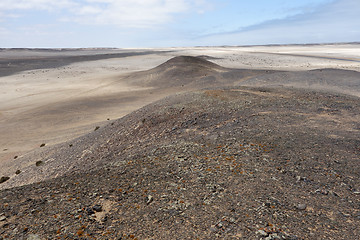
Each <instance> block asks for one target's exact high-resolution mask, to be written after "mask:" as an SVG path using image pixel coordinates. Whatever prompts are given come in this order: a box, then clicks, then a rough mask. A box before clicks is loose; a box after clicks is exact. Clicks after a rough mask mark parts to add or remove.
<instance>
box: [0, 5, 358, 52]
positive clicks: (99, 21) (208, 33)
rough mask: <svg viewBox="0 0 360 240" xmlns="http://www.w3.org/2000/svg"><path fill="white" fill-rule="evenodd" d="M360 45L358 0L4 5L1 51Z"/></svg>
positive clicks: (0, 22)
mask: <svg viewBox="0 0 360 240" xmlns="http://www.w3.org/2000/svg"><path fill="white" fill-rule="evenodd" d="M353 41H360V0H250V1H249V0H237V1H236V0H56V1H54V0H1V1H0V47H44V48H48V47H124V48H128V47H171V46H219V45H253V44H286V43H288V44H291V43H324V42H353Z"/></svg>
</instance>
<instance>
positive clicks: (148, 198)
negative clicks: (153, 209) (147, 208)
mask: <svg viewBox="0 0 360 240" xmlns="http://www.w3.org/2000/svg"><path fill="white" fill-rule="evenodd" d="M153 201H154V197H153V196H151V195H149V196H147V201H146V204H147V205H149V204H150V203H152V202H153Z"/></svg>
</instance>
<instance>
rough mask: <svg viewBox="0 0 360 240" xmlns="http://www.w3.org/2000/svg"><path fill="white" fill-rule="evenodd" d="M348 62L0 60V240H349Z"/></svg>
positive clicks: (4, 55)
mask: <svg viewBox="0 0 360 240" xmlns="http://www.w3.org/2000/svg"><path fill="white" fill-rule="evenodd" d="M359 49H360V48H359V45H358V44H342V45H341V44H333V45H294V46H253V47H217V48H215V47H212V48H210V47H208V48H206V47H198V48H167V49H156V50H152V49H136V50H135V49H134V50H131V49H128V50H125V49H78V50H74V49H66V50H65V49H63V50H42V49H33V50H29V49H17V50H14V49H13V50H10V49H3V50H1V52H0V53H1V55H0V69H1V74H0V75H1V77H0V93H1V94H0V147H1V149H0V150H1V153H0V164H1V169H0V177H2V183H1V184H0V188H1V189H5V190H2V191H1V192H0V195H1V197H0V198H1V199H2V200H1V202H0V219H1V220H0V236H1V237H2V238H4V239H22V238H24V239H31V237H33V238H34V239H54V238H59V239H119V238H120V237H122V238H123V239H135V238H137V239H169V236H178V239H197V238H198V239H216V238H224V239H355V238H356V237H358V236H360V233H359V230H358V228H357V226H358V225H359V223H360V215H359V214H360V209H359V204H360V202H359V189H360V179H359V170H360V169H359V156H360V142H359V139H360V114H359V112H360V105H359V104H360V101H359V97H360V94H359V92H360V67H359V66H360V65H359V61H360V50H359ZM148 104H150V105H148ZM28 184H30V185H28ZM14 187H15V188H14ZM1 237H0V239H1ZM354 237H355V238H354ZM120 239H121V238H120Z"/></svg>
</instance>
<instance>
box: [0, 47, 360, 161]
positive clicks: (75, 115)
mask: <svg viewBox="0 0 360 240" xmlns="http://www.w3.org/2000/svg"><path fill="white" fill-rule="evenodd" d="M180 55H191V56H208V57H211V58H209V60H210V61H212V62H214V63H216V64H218V65H220V66H223V67H228V68H245V69H268V70H286V71H303V70H311V69H321V68H336V69H345V70H354V71H359V72H360V64H359V62H360V45H359V44H336V45H335V44H334V45H293V46H254V47H196V48H195V47H194V48H164V49H78V50H62V51H60V50H47V51H45V50H29V49H18V50H1V51H0V64H1V68H0V72H1V74H0V76H2V77H0V148H1V149H0V163H4V164H5V163H8V162H10V161H12V160H13V159H14V158H15V157H16V156H21V155H24V154H26V153H27V152H29V151H31V150H34V149H36V148H39V146H40V144H42V143H46V145H47V146H49V145H54V144H57V143H61V142H64V141H66V140H70V139H73V138H76V137H78V136H81V135H83V134H85V133H87V132H90V131H93V130H94V128H95V127H96V126H102V125H103V124H106V122H107V121H108V119H110V120H111V119H116V118H120V117H122V116H124V115H126V114H128V113H130V112H132V111H134V110H136V109H138V108H140V107H142V106H145V105H147V104H148V103H151V102H153V101H155V100H158V99H161V98H163V97H165V96H167V95H171V94H174V93H176V92H179V91H180V90H179V89H168V90H167V91H159V90H156V89H153V88H152V87H137V86H134V85H130V84H129V83H128V82H126V80H125V79H126V78H125V76H127V75H129V74H131V73H134V72H138V71H143V70H148V69H151V68H154V67H156V66H158V65H159V64H161V63H163V62H165V61H166V60H168V59H170V58H172V57H174V56H180ZM40 60H41V61H40ZM42 64H43V65H42ZM42 66H44V67H42Z"/></svg>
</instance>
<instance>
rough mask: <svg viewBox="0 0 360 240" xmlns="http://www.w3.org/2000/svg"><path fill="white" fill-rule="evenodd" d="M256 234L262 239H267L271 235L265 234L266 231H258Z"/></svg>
mask: <svg viewBox="0 0 360 240" xmlns="http://www.w3.org/2000/svg"><path fill="white" fill-rule="evenodd" d="M256 234H258V235H260V236H261V237H267V236H269V234H268V233H267V232H265V231H264V230H258V231H257V232H256Z"/></svg>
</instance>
